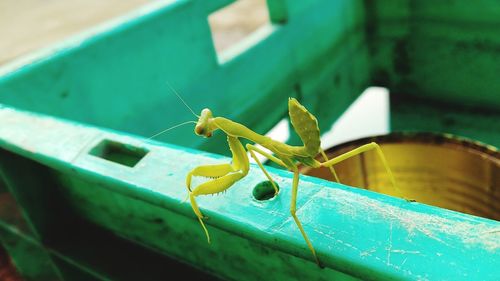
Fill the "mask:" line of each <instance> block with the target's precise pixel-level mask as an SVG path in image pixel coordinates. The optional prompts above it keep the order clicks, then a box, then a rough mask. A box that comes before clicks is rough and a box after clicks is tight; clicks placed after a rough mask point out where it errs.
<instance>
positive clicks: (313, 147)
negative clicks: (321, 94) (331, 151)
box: [186, 98, 396, 264]
mask: <svg viewBox="0 0 500 281" xmlns="http://www.w3.org/2000/svg"><path fill="white" fill-rule="evenodd" d="M288 109H289V114H290V121H291V122H292V125H293V127H294V128H295V130H296V132H297V134H298V135H299V137H300V138H301V139H302V142H303V143H304V145H303V146H290V145H287V144H284V143H281V142H278V141H275V140H273V139H271V138H269V137H267V136H263V135H260V134H257V133H255V132H254V131H252V130H250V129H248V128H247V127H245V126H244V125H241V124H239V123H236V122H233V121H231V120H229V119H226V118H223V117H213V115H212V112H211V111H210V110H209V109H203V110H202V112H201V115H200V116H198V117H199V119H198V122H197V123H196V126H195V133H196V134H197V135H200V136H204V137H210V136H212V133H213V132H214V131H216V130H221V131H223V132H224V133H225V134H226V135H227V136H228V143H229V148H230V149H231V152H232V155H233V161H232V164H218V165H206V166H199V167H196V168H194V169H193V170H192V171H191V172H189V173H188V175H187V178H186V186H187V190H188V195H189V199H190V202H191V206H192V208H193V211H194V213H195V214H196V216H197V217H198V220H199V221H200V223H201V225H202V227H203V229H204V231H205V234H206V236H207V240H208V241H209V242H210V236H209V234H208V231H207V228H206V226H205V225H204V223H203V219H204V217H203V215H202V213H201V211H200V209H199V207H198V204H197V203H196V197H197V196H200V195H207V194H216V193H220V192H222V191H224V190H226V189H228V188H229V187H231V186H232V185H233V184H234V183H235V182H237V181H239V180H240V179H242V178H243V177H245V176H246V175H247V174H248V171H249V169H250V164H249V160H248V156H247V154H246V151H248V152H249V153H250V156H251V157H252V158H254V159H255V160H256V162H257V164H258V165H259V167H260V168H261V170H262V171H263V172H264V175H265V176H266V177H267V179H268V180H269V181H270V182H271V184H272V185H273V187H274V190H275V193H276V194H277V193H278V192H279V190H278V188H277V186H276V184H275V183H274V181H273V180H272V178H271V176H270V175H269V173H268V172H267V171H266V169H265V168H264V166H263V165H262V163H261V162H260V161H259V160H258V158H257V156H256V153H259V154H261V155H263V156H265V157H267V158H268V159H269V160H271V161H273V162H275V163H276V164H278V165H280V166H282V167H285V168H287V169H288V170H290V171H293V181H292V197H291V202H290V214H291V216H292V217H293V219H294V221H295V223H296V225H297V227H298V228H299V230H300V233H301V234H302V236H303V238H304V240H305V241H306V243H307V246H308V247H309V249H310V250H311V253H312V254H313V257H314V259H315V260H316V262H317V263H318V264H320V263H319V259H318V257H317V255H316V251H315V250H314V247H313V245H312V243H311V241H310V240H309V238H308V236H307V234H306V232H305V230H304V228H303V226H302V223H301V222H300V220H299V218H298V217H297V215H296V211H297V205H296V203H297V195H298V187H299V170H298V167H297V164H298V163H302V164H304V165H307V166H310V167H313V168H319V167H328V168H329V169H330V171H331V172H332V174H333V176H334V177H335V178H336V179H337V181H338V177H337V175H336V174H335V171H334V170H333V165H335V164H336V163H339V162H341V161H343V160H345V159H347V158H350V157H352V156H355V155H358V154H360V153H363V152H366V151H368V150H373V149H374V150H376V152H377V154H378V156H379V157H380V158H381V160H382V164H383V165H384V166H385V168H386V170H387V173H388V174H389V177H390V179H391V183H392V184H393V186H394V188H396V185H395V181H394V177H393V174H392V172H391V170H390V168H389V166H388V165H387V161H386V159H385V157H384V154H383V153H382V150H381V149H380V147H379V146H378V145H377V144H376V143H369V144H366V145H363V146H361V147H359V148H356V149H354V150H351V151H349V152H347V153H345V154H342V155H340V156H338V157H335V158H333V159H328V158H327V157H326V155H325V153H324V152H323V150H321V148H320V138H319V128H318V123H317V120H316V118H315V117H314V116H313V115H312V114H311V113H309V112H308V111H307V109H306V108H305V107H304V106H302V105H301V104H300V103H299V102H298V101H297V100H296V99H294V98H290V99H289V101H288ZM239 138H245V139H248V140H250V141H253V142H254V143H258V144H260V145H262V146H263V147H265V148H267V149H268V150H270V151H271V152H272V154H270V153H267V152H265V151H263V150H261V149H259V148H258V147H256V146H254V145H252V144H247V145H246V150H245V148H244V147H243V145H242V144H241V142H240V141H239ZM319 153H321V154H322V155H323V157H324V159H325V162H319V161H317V160H316V159H315V157H316V156H317V155H318V154H319ZM193 176H202V177H209V178H213V179H211V180H209V181H207V182H205V183H202V184H200V185H198V186H196V187H195V188H191V179H192V177H193Z"/></svg>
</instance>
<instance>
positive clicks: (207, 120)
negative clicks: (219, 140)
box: [194, 108, 217, 138]
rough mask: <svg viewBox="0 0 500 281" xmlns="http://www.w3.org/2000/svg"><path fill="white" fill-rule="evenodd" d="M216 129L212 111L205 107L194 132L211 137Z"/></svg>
mask: <svg viewBox="0 0 500 281" xmlns="http://www.w3.org/2000/svg"><path fill="white" fill-rule="evenodd" d="M215 130H217V127H216V126H215V125H214V123H213V115H212V111H211V110H210V109H208V108H205V109H203V110H202V111H201V114H200V116H199V117H198V122H196V126H195V127H194V133H195V134H197V135H198V136H203V137H205V138H209V137H211V136H212V132H213V131H215Z"/></svg>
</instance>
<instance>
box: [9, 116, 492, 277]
mask: <svg viewBox="0 0 500 281" xmlns="http://www.w3.org/2000/svg"><path fill="white" fill-rule="evenodd" d="M0 119H1V120H3V121H6V122H5V124H6V125H4V126H2V127H1V128H0V135H2V139H1V141H0V146H1V147H2V148H3V149H7V150H9V151H12V152H14V153H16V154H19V155H22V156H23V157H26V158H28V159H33V160H34V161H37V162H40V163H42V164H43V165H46V166H47V167H50V168H51V169H53V170H54V173H55V174H56V175H57V177H58V178H59V180H61V181H63V182H65V185H64V187H65V193H66V196H67V197H66V198H67V200H68V201H69V203H70V204H71V205H72V206H74V207H75V208H76V210H77V211H78V213H79V214H80V215H81V216H83V217H84V218H86V219H88V220H90V221H92V222H94V223H97V224H99V225H100V226H102V227H104V228H106V229H110V230H112V231H113V232H115V233H117V234H118V235H121V236H124V237H127V238H128V239H132V240H135V241H138V242H140V243H143V244H146V245H148V246H150V247H153V248H155V249H156V250H159V251H162V252H164V253H168V254H169V255H171V256H174V257H177V258H180V259H184V260H187V261H188V262H190V263H193V264H198V266H200V267H201V268H203V269H205V270H208V271H217V272H219V273H220V274H221V275H222V276H225V277H226V278H231V276H233V277H234V276H236V275H233V274H236V273H237V272H239V274H241V272H240V271H241V270H245V276H247V278H248V280H251V279H253V278H258V277H262V276H259V274H262V270H263V269H268V270H270V271H268V270H264V271H263V272H266V274H269V273H268V272H271V271H276V273H275V274H276V276H275V277H290V278H292V277H294V276H295V277H296V275H295V274H297V272H301V274H304V276H302V277H307V276H309V277H312V276H315V277H318V276H323V277H325V278H328V277H332V276H336V277H339V276H342V277H344V278H347V276H354V277H357V278H361V279H372V280H375V279H390V278H392V279H408V278H413V279H422V280H425V279H429V280H437V279H446V278H450V276H452V278H453V279H454V280H460V279H462V280H467V279H470V278H472V279H484V280H488V279H492V278H494V277H495V276H499V275H500V268H498V264H499V262H500V254H499V248H500V232H499V229H500V223H499V222H496V221H492V220H488V219H483V218H479V217H474V216H469V215H465V214H461V213H456V212H452V211H448V210H444V209H440V208H435V207H430V206H426V205H423V204H418V203H409V202H406V201H404V200H400V199H396V198H391V197H387V196H384V195H381V194H376V193H372V192H369V191H365V190H359V189H355V188H351V187H346V186H343V185H340V184H335V183H331V182H327V181H323V180H319V179H314V178H310V177H306V176H301V182H300V193H299V200H298V212H297V213H298V216H299V217H300V218H301V220H302V222H303V224H304V225H305V230H306V231H307V232H308V234H309V235H310V238H311V240H312V243H313V244H314V246H315V248H316V249H317V251H318V254H319V256H320V259H321V260H322V262H323V263H324V264H325V266H326V269H320V268H318V267H317V266H316V265H315V263H314V262H313V261H312V259H311V257H310V253H309V251H308V249H307V247H306V245H305V243H304V241H303V240H302V237H301V236H300V233H299V232H298V230H297V228H296V226H295V224H294V222H293V220H291V218H290V216H289V210H288V208H289V200H290V189H289V186H290V185H291V175H290V174H289V173H288V172H286V171H281V170H275V169H271V174H272V175H273V177H274V178H276V179H277V182H278V183H279V185H280V186H281V188H282V192H281V193H280V196H279V197H278V198H275V199H273V200H270V201H267V202H258V201H256V200H253V199H252V195H251V190H252V187H253V186H255V185H256V184H257V183H259V182H261V181H262V180H263V179H264V178H263V176H262V175H261V173H260V171H259V170H258V169H256V168H255V167H252V170H251V172H250V174H249V175H248V176H247V177H246V178H245V179H244V180H242V181H240V182H238V183H237V184H235V185H234V187H232V188H231V189H230V190H229V191H228V192H227V193H226V194H225V195H223V196H217V197H205V198H200V200H199V203H200V207H201V208H202V209H203V211H204V212H205V214H206V215H208V216H209V217H210V220H208V221H207V224H208V228H209V231H211V233H212V237H213V243H212V245H208V244H207V243H206V241H205V238H204V235H203V232H202V230H201V227H200V226H199V225H198V222H197V220H196V219H195V217H194V215H193V213H192V210H191V208H190V206H189V204H187V203H182V202H183V200H184V198H185V196H186V191H185V186H184V185H185V182H184V181H185V178H184V176H185V174H186V172H187V171H188V170H189V169H191V168H193V167H195V166H197V165H200V164H209V163H220V162H227V161H229V159H228V158H225V157H221V156H216V155H213V154H210V153H204V152H200V151H195V150H189V149H184V148H179V147H175V146H171V145H165V144H160V143H157V142H153V141H145V140H144V139H141V138H137V137H133V136H127V135H123V134H117V133H114V132H112V131H109V130H103V129H98V128H93V127H88V126H83V125H79V124H77V123H73V122H65V121H61V120H59V119H55V118H53V117H46V116H41V115H37V114H32V113H27V112H23V111H19V110H15V109H12V108H8V107H4V108H2V109H1V110H0ZM28 136H29V137H28ZM104 139H106V140H113V141H116V142H120V143H124V144H127V145H131V146H135V147H140V148H143V149H147V150H148V151H149V153H148V154H147V155H146V156H145V157H144V158H143V159H142V160H140V162H139V163H138V164H137V165H136V167H134V168H130V167H126V166H123V165H119V164H117V163H113V162H110V161H107V160H104V159H101V158H98V157H95V156H92V155H88V152H89V150H90V149H91V148H92V147H94V146H95V145H97V144H98V143H99V142H100V141H102V140H104ZM48 140H50V141H48ZM287 187H288V188H287ZM83 199H86V200H83ZM109 200H114V203H115V204H109V203H110V201H109ZM120 202H121V203H120ZM102 206H107V207H108V209H110V208H111V209H114V210H108V211H107V212H102V210H101V209H99V207H102ZM127 213H135V214H136V215H137V216H139V217H140V216H141V214H142V215H144V216H146V217H148V216H154V215H155V214H156V216H158V218H160V219H163V220H162V223H160V226H156V227H158V228H155V227H154V226H153V225H155V223H154V220H150V221H149V222H147V220H141V219H139V218H129V217H123V215H125V214H127ZM150 218H151V217H150ZM169 221H171V222H169ZM181 222H182V223H181ZM169 223H173V224H169ZM126 225H128V226H129V227H124V226H126ZM134 225H136V226H140V227H133V226H134ZM156 225H158V223H156ZM367 229H369V230H370V232H367ZM174 241H175V242H174ZM231 242H233V243H231ZM174 244H175V245H174ZM254 247H257V248H254ZM188 249H189V250H188ZM246 255H248V256H246ZM202 258H204V260H201V259H202ZM233 259H236V260H233ZM221 260H224V261H226V262H227V264H226V265H225V266H224V267H223V268H222V267H221V266H220V264H219V262H221ZM235 263H236V264H235ZM242 263H243V264H244V267H243V268H242V267H241V264H242ZM238 264H239V265H240V266H238ZM340 272H342V273H340ZM238 276H239V275H238Z"/></svg>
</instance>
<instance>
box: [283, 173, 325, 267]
mask: <svg viewBox="0 0 500 281" xmlns="http://www.w3.org/2000/svg"><path fill="white" fill-rule="evenodd" d="M299 175H300V174H299V170H298V168H297V167H295V168H294V171H293V183H292V199H291V202H290V214H291V215H292V217H293V220H294V221H295V224H296V225H297V227H298V228H299V230H300V233H301V234H302V237H304V240H305V241H306V244H307V247H309V250H311V253H312V254H313V256H314V259H315V261H316V263H317V264H318V266H320V267H322V266H321V263H320V261H319V259H318V256H317V255H316V251H315V250H314V247H313V245H312V243H311V241H310V240H309V237H307V234H306V232H305V230H304V228H303V227H302V223H301V222H300V220H299V218H298V217H297V214H296V212H297V192H298V189H299Z"/></svg>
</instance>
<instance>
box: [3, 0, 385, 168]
mask: <svg viewBox="0 0 500 281" xmlns="http://www.w3.org/2000/svg"><path fill="white" fill-rule="evenodd" d="M154 2H157V3H158V4H164V3H165V2H173V1H164V0H156V1H152V0H149V1H148V0H128V1H120V0H108V1H98V0H87V1H81V0H68V1H62V0H48V1H41V0H1V1H0V36H1V37H0V38H2V40H0V65H2V64H7V63H9V62H12V61H14V60H15V59H16V58H20V57H22V56H23V55H26V54H29V53H31V52H33V51H35V50H39V49H43V48H47V47H49V46H51V45H54V44H57V43H58V42H60V41H64V40H65V38H69V37H71V36H75V35H76V34H78V33H81V32H83V31H85V30H88V29H92V28H93V27H95V26H98V25H99V24H103V23H104V22H106V21H109V20H112V19H113V18H117V17H120V16H124V15H126V14H127V13H130V12H132V11H134V10H136V9H138V8H140V7H141V6H144V5H146V4H151V3H154ZM208 21H209V24H210V28H211V30H212V38H213V40H214V46H215V49H216V52H217V53H218V54H219V57H220V56H223V54H224V52H228V53H231V52H232V51H231V47H233V46H235V45H236V43H238V42H240V41H242V40H245V38H246V37H248V36H251V34H252V33H255V32H257V31H258V30H259V29H263V28H265V27H266V26H267V25H269V24H270V20H269V15H268V9H267V6H266V1H265V0H239V1H236V2H235V3H233V4H231V5H229V6H228V7H226V8H224V9H221V10H219V11H217V12H216V13H213V14H212V15H211V16H210V17H209V18H208ZM388 94H389V93H388V91H387V90H386V89H384V88H380V87H372V88H368V89H367V91H365V92H364V93H363V94H362V95H361V96H360V98H359V99H358V100H357V101H356V102H355V103H354V104H353V105H352V106H351V107H350V108H349V109H348V110H347V111H346V113H345V114H344V115H343V116H342V118H340V119H339V120H338V121H337V122H336V123H335V124H334V126H333V127H332V129H331V130H330V131H329V132H324V133H325V134H324V136H323V138H322V143H323V145H322V146H323V147H324V148H326V147H331V146H333V145H335V144H339V143H342V142H345V141H349V140H354V139H357V138H360V137H366V136H373V135H378V134H385V133H387V132H388V131H389V95H388ZM165 126H168V125H167V124H166V125H165ZM261 133H262V132H261ZM289 134H290V133H289V131H288V125H287V122H285V121H283V122H280V123H278V124H277V125H276V127H275V128H274V129H273V130H271V131H270V132H268V133H267V135H269V136H271V137H273V138H275V139H277V140H280V141H285V140H286V139H288V136H289ZM262 159H263V158H262Z"/></svg>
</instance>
